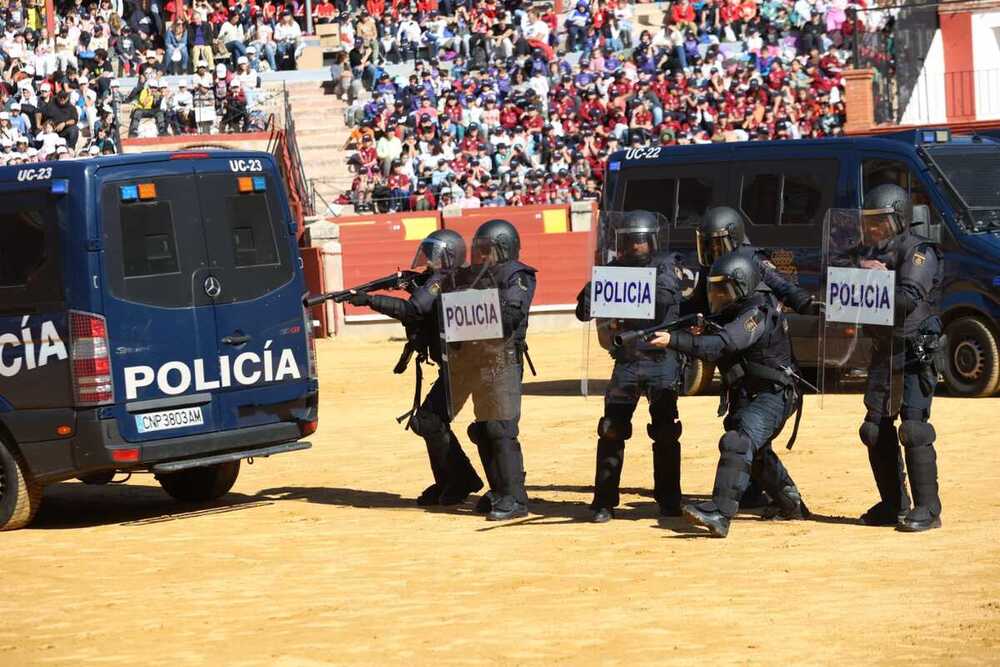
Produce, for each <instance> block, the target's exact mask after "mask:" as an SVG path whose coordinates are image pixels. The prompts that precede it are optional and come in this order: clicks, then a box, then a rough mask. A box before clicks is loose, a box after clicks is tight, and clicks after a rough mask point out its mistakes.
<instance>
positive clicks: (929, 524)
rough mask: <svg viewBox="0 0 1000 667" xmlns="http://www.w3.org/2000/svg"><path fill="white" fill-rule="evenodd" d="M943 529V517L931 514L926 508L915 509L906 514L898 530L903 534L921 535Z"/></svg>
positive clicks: (897, 527)
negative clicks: (935, 529) (921, 533)
mask: <svg viewBox="0 0 1000 667" xmlns="http://www.w3.org/2000/svg"><path fill="white" fill-rule="evenodd" d="M940 527H941V517H939V516H935V515H933V514H931V513H930V510H928V509H927V508H926V507H914V508H913V509H912V510H910V511H909V512H907V513H906V516H904V517H903V518H902V520H901V521H900V522H899V524H898V525H897V526H896V530H898V531H900V532H902V533H920V532H923V531H925V530H932V529H934V528H940Z"/></svg>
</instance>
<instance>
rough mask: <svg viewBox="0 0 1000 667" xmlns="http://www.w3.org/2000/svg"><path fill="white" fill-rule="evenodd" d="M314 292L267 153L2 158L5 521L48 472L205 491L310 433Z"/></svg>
mask: <svg viewBox="0 0 1000 667" xmlns="http://www.w3.org/2000/svg"><path fill="white" fill-rule="evenodd" d="M305 291H306V288H305V283H304V280H303V275H302V263H301V259H300V257H299V252H298V246H297V243H296V227H295V223H294V221H293V218H292V216H291V213H290V210H289V205H288V200H287V198H286V194H285V191H284V185H283V183H282V181H281V177H280V174H279V172H278V170H277V169H276V167H275V163H274V161H273V159H272V157H271V156H270V155H269V154H267V153H259V152H236V151H208V152H188V151H185V152H178V153H145V154H137V155H128V156H112V157H102V158H96V159H88V160H79V161H58V162H47V163H40V164H37V165H30V166H29V165H23V166H12V167H3V168H0V528H6V529H12V528H19V527H22V526H24V525H26V524H27V523H28V522H30V521H31V519H32V517H33V516H34V514H35V512H36V511H37V509H38V505H39V502H40V500H41V489H42V487H43V486H44V485H45V484H49V483H52V482H57V481H61V480H66V479H70V478H73V477H79V478H81V479H83V480H84V481H89V482H92V483H102V482H108V481H110V480H111V479H112V477H113V476H114V475H115V473H116V471H121V472H135V471H149V472H152V473H153V474H154V475H155V476H156V479H157V480H158V481H159V483H160V485H161V486H162V487H163V489H164V490H165V491H166V492H167V493H169V494H170V495H171V496H173V497H174V498H177V499H179V500H183V501H207V500H211V499H214V498H218V497H219V496H221V495H223V494H225V493H226V492H228V491H229V489H230V488H231V487H232V486H233V483H234V482H235V481H236V477H237V475H238V473H239V469H240V461H241V460H242V459H245V458H249V457H261V456H269V455H272V454H277V453H281V452H287V451H294V450H298V449H305V448H308V447H309V444H308V443H305V442H301V439H302V438H303V437H305V436H307V435H309V434H310V433H312V432H313V431H314V430H315V429H316V425H317V396H318V388H317V380H316V370H315V349H314V346H313V340H312V329H311V327H310V323H309V319H308V316H307V314H306V312H305V310H304V308H303V305H302V301H303V296H304V294H305Z"/></svg>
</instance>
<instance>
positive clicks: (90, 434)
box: [11, 394, 317, 483]
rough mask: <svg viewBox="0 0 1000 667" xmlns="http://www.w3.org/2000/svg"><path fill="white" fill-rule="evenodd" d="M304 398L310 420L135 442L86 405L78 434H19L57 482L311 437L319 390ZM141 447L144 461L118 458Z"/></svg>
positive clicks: (41, 472)
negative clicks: (31, 438)
mask: <svg viewBox="0 0 1000 667" xmlns="http://www.w3.org/2000/svg"><path fill="white" fill-rule="evenodd" d="M302 400H303V403H304V404H305V409H304V410H303V411H302V414H303V415H304V416H305V417H306V419H302V420H299V421H282V422H276V423H273V424H264V425H261V426H251V427H247V428H241V429H234V430H230V431H217V432H215V433H204V434H200V435H192V436H185V437H180V438H169V439H163V440H150V441H147V442H141V443H130V442H127V441H126V440H125V439H124V438H122V436H121V434H120V433H119V432H118V426H117V423H116V422H115V420H113V419H99V418H98V412H97V410H81V411H77V412H76V415H75V416H76V433H75V434H74V436H73V437H71V438H63V439H57V440H40V441H35V442H24V441H23V440H19V439H18V438H17V437H16V435H15V440H17V441H18V446H19V447H20V449H21V453H22V454H23V455H24V458H25V460H26V462H27V464H28V468H29V469H30V470H31V473H32V475H33V476H34V478H35V479H37V480H38V481H41V482H44V483H51V482H58V481H61V480H65V479H72V478H73V477H77V476H79V475H81V474H85V473H89V472H97V471H101V470H112V469H116V470H130V469H131V470H134V469H142V468H153V467H155V466H156V464H160V463H165V462H173V461H184V460H188V459H202V458H206V457H210V456H215V455H224V454H228V453H239V452H248V451H252V450H258V449H261V448H266V447H269V446H271V445H281V444H285V443H290V442H296V441H298V440H300V439H302V438H303V437H305V435H304V434H303V427H304V426H305V424H307V423H308V422H311V421H314V420H315V419H316V415H317V407H316V406H317V394H310V395H307V396H305V397H304V398H303V399H302ZM46 412H47V411H46ZM60 412H62V411H60ZM11 430H13V429H11ZM136 449H137V450H139V451H138V454H139V459H138V461H132V462H128V463H122V462H119V461H116V460H115V459H114V454H115V453H116V452H120V451H121V450H136ZM275 453H277V452H275ZM240 458H242V457H240Z"/></svg>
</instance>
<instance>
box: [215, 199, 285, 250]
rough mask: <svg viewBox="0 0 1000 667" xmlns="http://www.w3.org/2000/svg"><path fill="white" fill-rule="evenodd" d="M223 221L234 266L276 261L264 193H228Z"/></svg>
mask: <svg viewBox="0 0 1000 667" xmlns="http://www.w3.org/2000/svg"><path fill="white" fill-rule="evenodd" d="M226 221H227V222H228V224H229V231H230V233H231V237H232V244H233V265H234V266H237V267H244V266H266V265H268V264H277V263H278V249H277V246H276V245H275V243H274V228H273V226H272V224H271V213H270V211H269V210H268V206H267V199H266V198H265V197H264V195H236V196H232V197H228V198H227V202H226Z"/></svg>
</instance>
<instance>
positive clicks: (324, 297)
mask: <svg viewBox="0 0 1000 667" xmlns="http://www.w3.org/2000/svg"><path fill="white" fill-rule="evenodd" d="M427 275H428V274H427V273H425V272H420V271H408V270H398V271H396V272H395V273H390V274H389V275H387V276H383V277H381V278H376V279H375V280H371V281H369V282H367V283H364V284H362V285H358V286H357V287H351V288H348V289H345V290H340V291H339V292H325V293H324V294H317V295H315V296H310V297H306V298H305V299H304V301H303V303H305V305H306V306H309V307H312V306H318V305H320V304H321V303H324V302H326V301H333V302H334V303H344V302H345V301H349V300H350V299H351V296H352V295H354V294H357V293H358V292H364V293H365V294H367V293H368V292H377V291H379V290H395V289H401V290H406V291H407V292H412V291H413V289H414V288H415V287H419V285H420V284H421V283H422V282H423V279H426V277H427Z"/></svg>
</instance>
